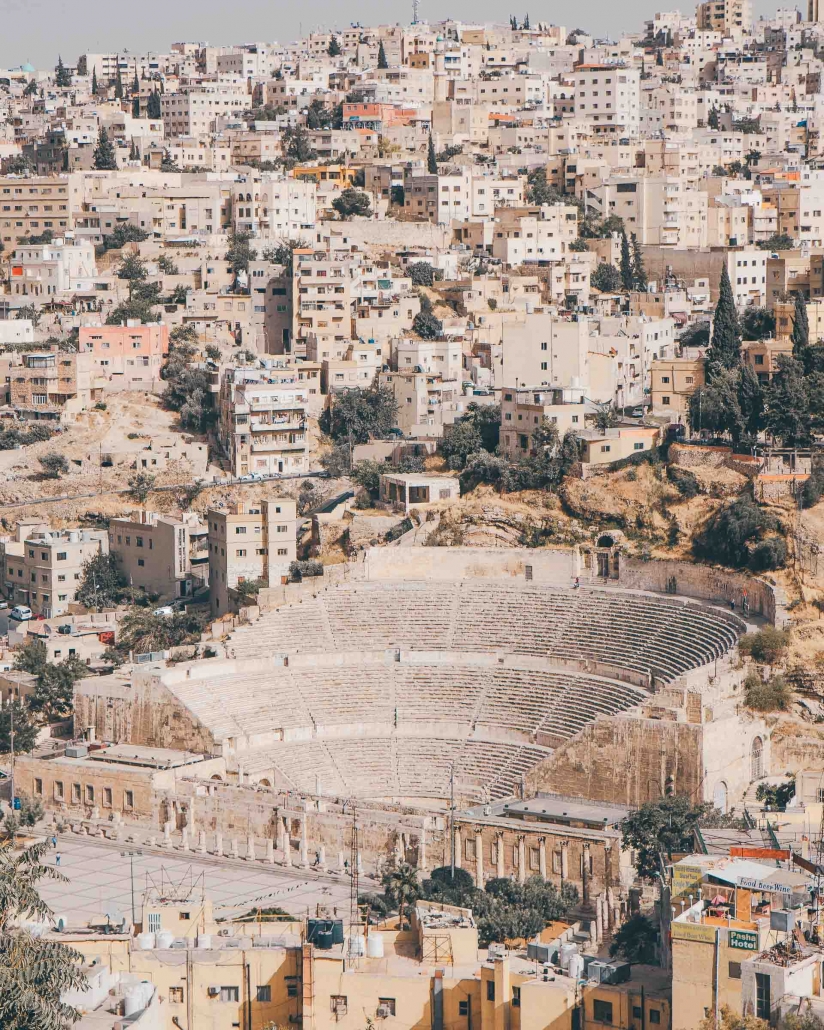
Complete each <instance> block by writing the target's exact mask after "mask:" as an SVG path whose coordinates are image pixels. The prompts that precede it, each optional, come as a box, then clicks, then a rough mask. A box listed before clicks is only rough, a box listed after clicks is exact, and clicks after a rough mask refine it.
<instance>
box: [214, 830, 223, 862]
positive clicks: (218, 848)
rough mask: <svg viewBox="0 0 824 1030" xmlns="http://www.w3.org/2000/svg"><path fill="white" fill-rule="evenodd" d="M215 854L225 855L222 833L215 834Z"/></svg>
mask: <svg viewBox="0 0 824 1030" xmlns="http://www.w3.org/2000/svg"><path fill="white" fill-rule="evenodd" d="M215 854H216V855H221V856H222V855H223V834H222V833H220V831H218V832H217V833H216V834H215Z"/></svg>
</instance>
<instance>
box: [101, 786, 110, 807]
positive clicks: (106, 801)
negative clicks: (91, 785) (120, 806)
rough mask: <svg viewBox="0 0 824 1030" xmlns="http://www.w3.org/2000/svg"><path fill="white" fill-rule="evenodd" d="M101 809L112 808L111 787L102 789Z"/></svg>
mask: <svg viewBox="0 0 824 1030" xmlns="http://www.w3.org/2000/svg"><path fill="white" fill-rule="evenodd" d="M103 807H104V808H111V807H112V788H111V787H104V788H103Z"/></svg>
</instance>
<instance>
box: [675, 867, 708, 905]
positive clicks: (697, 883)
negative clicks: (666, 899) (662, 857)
mask: <svg viewBox="0 0 824 1030" xmlns="http://www.w3.org/2000/svg"><path fill="white" fill-rule="evenodd" d="M703 878H704V869H703V868H702V867H701V866H698V865H681V864H680V863H679V864H678V865H674V866H673V867H672V895H673V897H675V898H679V897H681V895H682V894H697V893H698V891H699V890H700V888H701V881H702V880H703Z"/></svg>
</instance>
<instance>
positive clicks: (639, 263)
mask: <svg viewBox="0 0 824 1030" xmlns="http://www.w3.org/2000/svg"><path fill="white" fill-rule="evenodd" d="M632 277H633V279H634V280H635V289H636V290H642V291H643V290H646V288H647V270H646V269H645V268H644V256H643V254H642V253H641V245H640V244H639V243H638V237H637V236H636V235H635V233H633V234H632Z"/></svg>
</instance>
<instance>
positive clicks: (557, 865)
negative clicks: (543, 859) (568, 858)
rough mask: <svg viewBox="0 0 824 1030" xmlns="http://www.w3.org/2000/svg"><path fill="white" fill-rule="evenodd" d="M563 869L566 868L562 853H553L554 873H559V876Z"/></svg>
mask: <svg viewBox="0 0 824 1030" xmlns="http://www.w3.org/2000/svg"><path fill="white" fill-rule="evenodd" d="M563 868H564V866H563V859H562V857H561V852H560V851H553V852H552V871H553V873H557V874H558V875H560V874H561V872H562V870H563Z"/></svg>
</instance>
